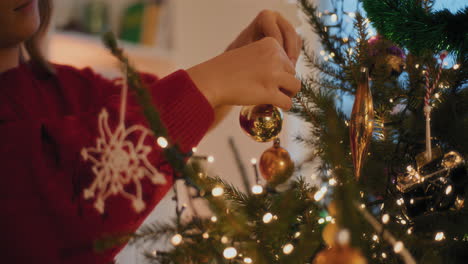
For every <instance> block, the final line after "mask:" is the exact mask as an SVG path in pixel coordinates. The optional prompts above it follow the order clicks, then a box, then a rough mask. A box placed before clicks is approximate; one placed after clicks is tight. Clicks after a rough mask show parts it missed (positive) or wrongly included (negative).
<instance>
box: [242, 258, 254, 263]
mask: <svg viewBox="0 0 468 264" xmlns="http://www.w3.org/2000/svg"><path fill="white" fill-rule="evenodd" d="M252 262H253V261H252V259H251V258H244V263H248V264H250V263H252Z"/></svg>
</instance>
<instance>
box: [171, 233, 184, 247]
mask: <svg viewBox="0 0 468 264" xmlns="http://www.w3.org/2000/svg"><path fill="white" fill-rule="evenodd" d="M171 243H172V245H174V246H178V245H180V243H182V236H181V235H180V234H175V235H174V236H173V237H172V238H171Z"/></svg>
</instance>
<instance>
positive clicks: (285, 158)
mask: <svg viewBox="0 0 468 264" xmlns="http://www.w3.org/2000/svg"><path fill="white" fill-rule="evenodd" d="M259 168H260V173H261V174H262V176H263V178H265V180H267V181H268V183H270V184H273V185H276V184H281V183H283V182H285V181H286V180H288V179H289V178H291V176H292V174H293V171H294V162H293V161H292V160H291V156H289V152H288V151H287V150H285V149H284V148H282V147H280V142H279V140H278V139H276V140H275V143H274V144H273V147H271V148H269V149H267V150H265V152H263V154H262V156H261V157H260V163H259Z"/></svg>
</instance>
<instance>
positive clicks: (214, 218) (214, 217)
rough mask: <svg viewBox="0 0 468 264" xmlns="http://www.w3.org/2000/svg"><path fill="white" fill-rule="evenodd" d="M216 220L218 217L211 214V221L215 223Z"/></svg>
mask: <svg viewBox="0 0 468 264" xmlns="http://www.w3.org/2000/svg"><path fill="white" fill-rule="evenodd" d="M217 221H218V217H216V216H215V215H213V216H212V217H211V222H213V223H216V222H217Z"/></svg>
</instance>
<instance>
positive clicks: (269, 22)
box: [227, 10, 302, 65]
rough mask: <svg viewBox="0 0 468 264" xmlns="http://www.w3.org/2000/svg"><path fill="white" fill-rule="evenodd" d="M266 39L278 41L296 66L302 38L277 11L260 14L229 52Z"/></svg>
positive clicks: (235, 41)
mask: <svg viewBox="0 0 468 264" xmlns="http://www.w3.org/2000/svg"><path fill="white" fill-rule="evenodd" d="M264 37H272V38H274V39H276V40H277V41H278V43H279V44H280V45H281V46H282V47H283V48H284V50H285V51H286V54H287V55H288V57H289V59H290V60H291V61H292V62H293V64H294V65H296V62H297V58H298V57H299V53H300V52H301V48H302V40H301V37H299V35H298V34H297V33H296V31H295V30H294V28H293V26H292V25H291V24H290V23H289V22H288V21H287V20H286V19H285V18H284V17H282V16H281V15H280V14H279V13H278V12H275V11H270V10H264V11H262V12H260V13H259V14H258V16H257V17H256V18H255V19H254V20H253V21H252V23H250V25H249V26H248V27H247V28H246V29H244V31H242V32H241V34H240V35H239V36H238V37H237V38H236V40H234V42H232V43H231V45H229V47H228V48H227V51H229V50H232V49H237V48H240V47H242V46H245V45H248V44H250V43H252V42H255V41H257V40H260V39H262V38H264Z"/></svg>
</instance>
